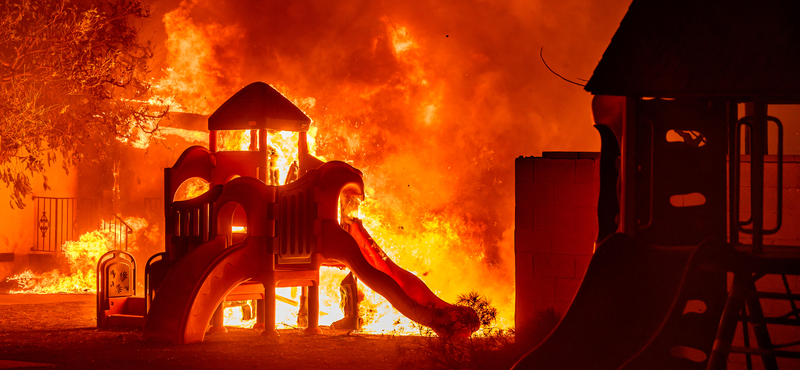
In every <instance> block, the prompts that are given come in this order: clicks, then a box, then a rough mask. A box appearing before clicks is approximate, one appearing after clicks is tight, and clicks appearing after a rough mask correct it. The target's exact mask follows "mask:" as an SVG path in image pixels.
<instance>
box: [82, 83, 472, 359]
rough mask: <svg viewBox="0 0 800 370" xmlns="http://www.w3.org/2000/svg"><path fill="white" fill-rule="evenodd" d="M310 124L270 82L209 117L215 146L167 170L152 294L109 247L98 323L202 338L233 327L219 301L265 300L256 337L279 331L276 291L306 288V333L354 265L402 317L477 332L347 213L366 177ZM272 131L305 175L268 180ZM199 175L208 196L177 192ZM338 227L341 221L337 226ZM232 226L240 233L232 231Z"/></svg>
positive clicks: (124, 257) (126, 259)
mask: <svg viewBox="0 0 800 370" xmlns="http://www.w3.org/2000/svg"><path fill="white" fill-rule="evenodd" d="M310 123H311V121H310V119H309V118H308V117H306V115H305V114H304V113H303V112H302V111H300V110H299V109H298V108H297V107H296V106H294V105H293V104H292V103H291V102H290V101H289V100H288V99H286V98H285V97H283V96H282V95H281V94H280V93H278V92H277V91H275V90H274V89H273V88H272V87H270V86H269V85H267V84H265V83H261V82H256V83H253V84H250V85H248V86H246V87H244V88H243V89H242V90H241V91H239V92H238V93H236V94H235V95H234V96H232V97H231V98H230V99H229V100H228V101H226V102H225V103H224V104H223V105H222V106H221V107H220V108H219V109H218V110H217V111H216V112H215V113H214V114H212V115H211V116H210V117H209V119H208V128H209V131H210V145H209V146H210V148H209V149H207V148H204V147H200V146H194V147H191V148H189V149H187V150H186V151H185V152H184V153H183V154H182V155H181V156H180V158H179V159H178V160H177V161H176V163H175V165H174V166H173V167H171V168H166V169H165V170H164V200H165V202H164V205H165V207H164V212H165V217H166V248H165V251H164V252H161V253H158V254H156V255H154V256H152V257H151V258H150V259H149V260H148V261H147V265H146V266H145V292H144V293H145V296H144V297H136V296H135V281H133V282H131V285H130V290H128V289H127V287H129V286H128V285H124V287H126V289H124V290H123V291H119V287H120V286H121V285H120V284H122V283H121V282H120V281H119V276H120V272H119V271H124V272H123V273H125V274H126V275H127V276H129V277H133V276H135V270H136V263H135V261H134V260H133V257H132V256H131V255H130V254H127V253H125V252H119V251H112V252H109V253H108V254H106V255H105V256H103V258H101V259H100V262H99V264H98V304H97V310H98V326H99V327H104V326H111V325H128V326H138V325H141V324H142V323H143V325H144V337H145V338H146V339H156V340H166V341H170V342H173V343H178V344H183V343H193V342H199V341H202V340H203V337H204V335H205V333H206V332H207V329H208V328H209V323H211V328H210V331H211V332H215V331H225V328H224V326H223V312H222V311H223V302H224V301H225V300H229V301H239V300H257V301H258V304H257V305H256V317H257V324H256V329H263V330H264V333H263V334H264V335H274V334H276V331H275V302H276V295H275V287H284V286H302V287H307V288H306V291H307V296H306V301H307V305H308V308H307V310H308V326H307V328H306V329H305V332H306V333H311V334H313V333H320V332H321V330H320V328H319V279H320V278H319V268H320V266H322V265H331V266H340V267H347V268H348V269H350V270H351V271H352V272H353V273H354V274H355V276H356V277H357V278H358V279H360V280H361V281H362V282H363V283H364V284H366V285H367V286H369V287H371V288H372V289H373V290H374V291H376V292H378V293H379V294H381V295H382V296H384V297H385V298H386V299H387V300H388V301H389V302H390V303H391V304H392V305H393V306H394V307H395V308H397V310H398V311H400V312H401V313H402V314H403V315H405V316H406V317H408V318H410V319H411V320H414V321H416V322H417V323H420V324H422V325H425V326H428V327H431V328H432V329H433V330H435V331H436V332H437V333H439V334H441V335H457V336H465V335H469V334H470V333H472V332H473V331H475V330H477V327H478V318H477V314H476V313H475V312H474V311H473V310H472V309H470V308H466V307H460V306H454V305H450V304H448V303H446V302H444V301H443V300H441V299H439V298H438V297H437V296H436V295H434V294H433V292H431V290H430V289H429V288H428V287H427V286H426V285H425V284H424V283H423V282H422V281H421V280H420V279H419V278H417V277H416V276H415V275H413V274H411V273H410V272H408V271H406V270H403V269H402V268H400V267H398V266H397V265H395V264H394V263H393V262H392V261H391V260H390V259H389V258H388V257H387V256H386V254H385V253H383V251H382V250H381V249H380V248H379V247H378V245H377V244H376V243H375V242H374V240H373V239H372V237H370V235H369V233H368V232H367V231H366V230H365V229H364V227H363V226H362V224H361V222H360V220H358V219H353V218H349V217H348V216H347V215H343V214H340V212H342V211H340V210H341V209H344V208H345V207H340V202H343V203H347V202H348V201H349V200H350V199H351V198H354V197H355V198H358V199H360V198H361V197H363V189H364V183H363V179H362V174H361V172H360V171H359V170H357V169H355V168H353V167H352V166H350V165H349V164H346V163H344V162H336V161H331V162H322V161H321V160H319V159H317V158H315V157H314V156H312V155H310V154H309V152H308V146H307V141H306V140H307V139H306V131H307V130H308V128H309V124H310ZM222 130H250V133H251V138H252V140H251V146H250V151H218V150H217V149H218V148H217V140H218V134H219V131H222ZM270 131H293V132H298V133H299V144H298V169H299V171H298V175H297V179H296V180H295V181H293V182H290V183H288V184H286V185H277V184H273V182H274V179H270V176H269V174H270V171H271V169H270V161H269V160H270V148H269V146H268V145H267V135H268V134H269V133H270ZM192 178H200V179H202V180H204V181H206V182H208V183H209V184H210V185H211V187H210V190H208V191H207V192H205V193H204V194H202V195H200V196H197V197H195V198H192V199H189V200H176V192H178V190H179V188H180V187H181V185H182V184H184V183H185V182H186V181H187V180H189V179H192ZM339 220H342V221H341V222H340V221H339ZM234 226H238V227H243V228H242V229H241V230H242V231H240V232H234Z"/></svg>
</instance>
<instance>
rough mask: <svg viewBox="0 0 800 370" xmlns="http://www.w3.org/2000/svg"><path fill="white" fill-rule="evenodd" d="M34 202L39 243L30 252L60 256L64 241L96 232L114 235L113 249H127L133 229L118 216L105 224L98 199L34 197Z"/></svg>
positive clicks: (35, 225)
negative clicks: (100, 231) (99, 230)
mask: <svg viewBox="0 0 800 370" xmlns="http://www.w3.org/2000/svg"><path fill="white" fill-rule="evenodd" d="M34 201H35V202H36V203H35V212H36V218H35V224H34V229H35V232H36V238H35V240H36V243H35V244H34V246H33V247H32V248H31V250H33V251H38V252H55V253H61V252H63V250H62V247H63V245H64V242H67V241H74V240H77V239H78V237H80V235H82V234H83V233H86V232H88V231H93V230H97V229H101V230H105V231H108V232H110V233H111V234H112V236H111V239H112V242H113V247H112V249H117V250H124V251H127V250H128V239H129V237H130V235H131V234H132V233H133V229H132V228H131V227H130V225H128V224H127V223H126V222H125V221H124V220H123V219H122V218H120V217H119V216H118V215H111V216H110V217H109V221H103V220H102V219H101V217H100V213H101V212H100V201H99V200H98V199H95V198H58V197H34Z"/></svg>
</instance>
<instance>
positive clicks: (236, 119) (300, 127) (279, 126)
mask: <svg viewBox="0 0 800 370" xmlns="http://www.w3.org/2000/svg"><path fill="white" fill-rule="evenodd" d="M310 124H311V119H310V118H308V116H306V115H305V113H303V111H301V110H300V108H297V106H295V105H294V104H292V102H291V101H289V99H286V97H284V96H283V95H281V93H279V92H278V91H277V90H275V89H273V88H272V86H270V85H267V84H265V83H263V82H253V83H251V84H249V85H247V86H245V87H244V88H242V89H241V90H239V91H238V92H237V93H236V94H233V96H231V97H230V98H229V99H228V100H226V101H225V103H222V105H221V106H220V107H219V108H217V110H216V111H215V112H214V113H213V114H212V115H211V116H210V117H208V129H209V130H253V129H261V128H265V129H269V130H278V131H300V132H304V131H308V128H309V126H310Z"/></svg>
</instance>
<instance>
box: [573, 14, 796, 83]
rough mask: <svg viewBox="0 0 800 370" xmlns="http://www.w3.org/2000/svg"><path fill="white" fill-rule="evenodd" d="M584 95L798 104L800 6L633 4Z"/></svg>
mask: <svg viewBox="0 0 800 370" xmlns="http://www.w3.org/2000/svg"><path fill="white" fill-rule="evenodd" d="M586 90H587V91H589V92H591V93H592V94H596V95H624V96H664V97H673V96H744V97H747V96H750V97H752V96H762V97H791V98H793V99H797V98H798V97H800V1H798V0H763V1H758V0H634V1H633V3H631V6H630V7H629V9H628V13H627V14H626V15H625V17H624V18H623V20H622V22H621V23H620V26H619V28H618V29H617V32H616V34H615V35H614V37H613V38H612V40H611V43H610V44H609V46H608V48H607V49H606V51H605V53H604V54H603V58H602V59H601V60H600V63H599V64H598V65H597V68H596V69H595V71H594V74H593V75H592V78H591V79H590V80H589V82H588V83H587V84H586Z"/></svg>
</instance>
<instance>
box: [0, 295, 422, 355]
mask: <svg viewBox="0 0 800 370" xmlns="http://www.w3.org/2000/svg"><path fill="white" fill-rule="evenodd" d="M323 331H324V333H323V334H322V335H303V334H301V333H300V332H298V331H295V330H282V331H281V332H280V338H278V339H269V338H266V337H261V336H260V335H257V334H256V333H255V332H254V331H252V330H247V329H237V328H230V329H229V332H228V333H226V334H212V335H207V336H206V338H205V340H204V341H203V342H202V343H196V344H189V345H170V344H164V343H154V342H149V341H144V340H142V332H141V330H112V331H108V330H98V329H97V328H96V322H95V301H94V295H90V296H88V295H87V296H63V297H58V296H55V297H47V296H43V297H36V296H14V295H3V294H0V369H3V368H16V367H20V366H30V365H32V364H26V363H27V362H34V363H40V364H41V365H43V366H41V367H25V368H26V369H35V368H57V369H72V368H81V369H85V368H96V369H110V368H114V369H155V368H165V367H170V368H191V369H222V368H229V369H292V370H298V369H324V370H338V369H348V370H358V369H370V370H377V369H397V368H400V367H399V364H400V360H402V354H401V353H408V352H402V351H398V348H415V346H420V345H424V340H425V339H424V338H420V337H398V336H388V335H384V336H381V335H359V334H355V335H347V333H346V332H337V331H333V330H323ZM16 361H23V362H26V363H19V362H16Z"/></svg>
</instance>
